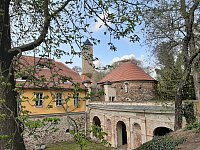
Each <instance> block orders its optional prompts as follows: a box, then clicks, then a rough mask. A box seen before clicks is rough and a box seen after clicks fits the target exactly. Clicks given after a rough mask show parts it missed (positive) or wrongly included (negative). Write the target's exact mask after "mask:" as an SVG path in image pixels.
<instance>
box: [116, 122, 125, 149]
mask: <svg viewBox="0 0 200 150" xmlns="http://www.w3.org/2000/svg"><path fill="white" fill-rule="evenodd" d="M116 128H117V146H118V147H119V146H121V145H125V144H127V131H126V125H125V123H124V122H123V121H118V122H117V127H116Z"/></svg>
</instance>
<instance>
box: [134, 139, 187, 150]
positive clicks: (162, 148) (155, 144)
mask: <svg viewBox="0 0 200 150" xmlns="http://www.w3.org/2000/svg"><path fill="white" fill-rule="evenodd" d="M185 141H186V139H184V138H180V139H174V138H172V137H170V136H157V137H154V138H153V139H152V140H151V141H149V142H146V143H144V144H142V145H141V146H140V147H139V148H136V149H135V150H175V148H176V147H177V146H178V145H179V144H182V143H184V142H185Z"/></svg>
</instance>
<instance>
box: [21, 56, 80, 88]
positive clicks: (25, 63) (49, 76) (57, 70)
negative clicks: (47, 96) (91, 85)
mask: <svg viewBox="0 0 200 150" xmlns="http://www.w3.org/2000/svg"><path fill="white" fill-rule="evenodd" d="M37 66H39V67H37ZM40 66H45V67H40ZM31 67H32V68H33V69H36V71H35V73H33V71H32V72H31V71H30V70H29V71H28V70H27V71H25V72H26V73H27V75H28V76H29V73H32V76H34V77H36V78H42V77H44V78H45V79H46V80H47V81H52V80H54V81H55V82H59V80H60V76H64V77H69V78H71V79H72V81H73V82H75V83H80V85H81V83H82V79H81V76H80V75H79V74H78V73H77V72H75V71H74V70H72V69H70V68H69V67H67V66H66V65H65V64H63V63H61V62H57V61H55V60H53V59H47V58H39V57H32V56H22V57H21V58H20V60H19V68H18V69H20V70H26V69H27V68H31ZM26 73H25V75H26ZM55 74H58V75H59V76H57V75H55ZM54 75H55V76H54ZM51 84H52V83H51ZM49 85H50V84H49ZM60 85H61V84H60ZM64 87H65V88H69V87H70V85H69V83H67V84H66V85H65V84H64Z"/></svg>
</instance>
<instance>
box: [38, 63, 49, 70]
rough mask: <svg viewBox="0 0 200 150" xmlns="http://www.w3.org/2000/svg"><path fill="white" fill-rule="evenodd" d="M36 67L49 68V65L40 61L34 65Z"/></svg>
mask: <svg viewBox="0 0 200 150" xmlns="http://www.w3.org/2000/svg"><path fill="white" fill-rule="evenodd" d="M36 68H38V69H49V67H48V66H47V65H45V64H42V63H38V64H37V65H36Z"/></svg>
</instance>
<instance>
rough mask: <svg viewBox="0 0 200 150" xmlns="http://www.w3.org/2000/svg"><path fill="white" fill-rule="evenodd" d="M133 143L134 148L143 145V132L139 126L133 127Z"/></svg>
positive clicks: (134, 125)
mask: <svg viewBox="0 0 200 150" xmlns="http://www.w3.org/2000/svg"><path fill="white" fill-rule="evenodd" d="M132 128H133V140H134V141H133V143H134V145H133V146H134V148H137V147H139V146H140V145H141V144H142V132H141V127H140V125H139V124H137V123H134V124H133V126H132Z"/></svg>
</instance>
